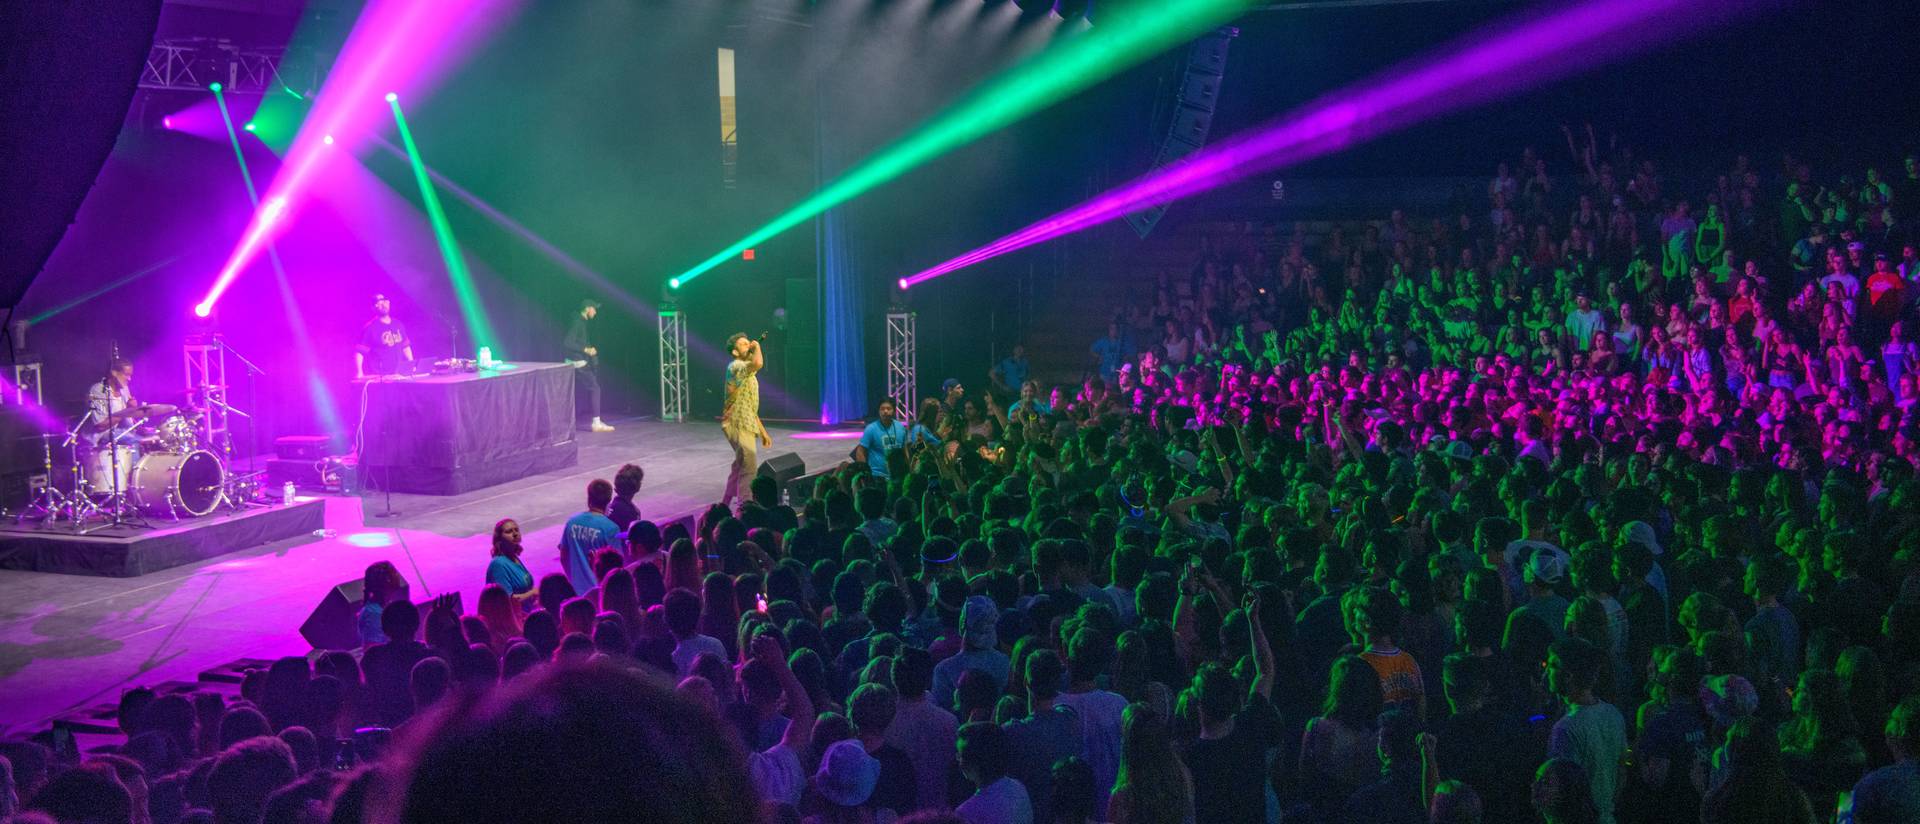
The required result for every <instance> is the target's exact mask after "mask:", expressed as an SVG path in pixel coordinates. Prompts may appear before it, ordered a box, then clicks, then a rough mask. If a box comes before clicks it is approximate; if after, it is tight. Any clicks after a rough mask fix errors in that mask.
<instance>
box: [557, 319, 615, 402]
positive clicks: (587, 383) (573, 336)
mask: <svg viewBox="0 0 1920 824" xmlns="http://www.w3.org/2000/svg"><path fill="white" fill-rule="evenodd" d="M598 314H600V301H597V300H594V299H593V298H587V299H586V300H583V301H581V302H580V313H579V314H577V315H574V316H573V326H571V327H568V329H567V340H566V343H565V346H566V348H567V360H570V361H573V362H574V364H575V365H577V366H579V367H580V371H579V373H578V374H579V375H580V385H581V386H583V387H586V390H587V408H588V409H589V410H590V411H592V412H593V431H595V432H612V431H613V427H611V426H608V425H607V424H606V422H605V421H602V420H600V350H599V349H596V348H594V345H593V337H592V335H590V334H589V333H588V327H587V322H588V321H591V320H593V317H594V316H595V315H598Z"/></svg>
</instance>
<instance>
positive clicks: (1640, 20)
mask: <svg viewBox="0 0 1920 824" xmlns="http://www.w3.org/2000/svg"><path fill="white" fill-rule="evenodd" d="M1782 2H1783V0H1717V2H1710V3H1701V2H1697V0H1589V2H1585V3H1581V4H1578V5H1574V6H1568V7H1564V8H1561V9H1557V10H1551V11H1547V12H1544V13H1538V12H1536V13H1532V14H1523V15H1521V16H1520V17H1518V18H1510V19H1509V20H1507V21H1504V22H1502V23H1501V24H1497V25H1496V26H1495V27H1493V29H1492V30H1491V31H1482V32H1476V33H1474V34H1473V35H1470V36H1468V37H1466V38H1462V39H1460V40H1456V41H1454V43H1453V44H1451V45H1449V46H1448V47H1445V48H1444V49H1442V50H1441V51H1440V52H1439V53H1437V54H1435V55H1433V56H1429V57H1425V58H1420V59H1417V60H1414V61H1411V62H1409V63H1406V64H1403V65H1402V66H1400V67H1396V68H1394V69H1390V70H1388V71H1386V72H1383V73H1382V74H1380V75H1377V76H1375V77H1374V78H1370V79H1368V80H1366V81H1363V82H1361V83H1359V84H1357V85H1354V86H1349V87H1347V88H1345V89H1342V90H1340V91H1337V92H1334V93H1332V94H1329V95H1326V96H1323V97H1321V98H1320V99H1319V100H1317V101H1315V102H1313V103H1311V104H1308V105H1307V106H1306V107H1305V108H1304V109H1301V110H1297V111H1296V113H1293V114H1289V115H1283V116H1281V117H1279V118H1276V119H1274V120H1270V121H1268V122H1267V123H1266V124H1263V125H1261V126H1256V127H1254V128H1253V129H1251V130H1248V131H1245V132H1241V133H1240V134H1239V135H1236V136H1234V137H1233V138H1230V139H1228V140H1227V141H1225V142H1222V143H1219V144H1216V145H1215V146H1212V147H1210V148H1207V149H1204V150H1202V151H1200V152H1198V153H1196V154H1194V155H1191V156H1189V157H1188V158H1187V159H1186V160H1184V161H1182V162H1180V163H1178V164H1175V165H1173V166H1169V167H1167V168H1165V169H1162V170H1160V171H1159V172H1156V173H1153V174H1149V175H1147V176H1144V177H1141V178H1138V179H1136V180H1134V181H1133V182H1131V183H1127V184H1123V185H1122V186H1120V187H1119V188H1116V189H1113V190H1110V191H1108V192H1107V193H1105V194H1102V195H1099V196H1097V197H1095V198H1094V199H1093V200H1090V201H1087V202H1086V203H1083V204H1081V205H1079V206H1075V207H1073V208H1070V209H1067V210H1066V211H1063V212H1059V213H1057V214H1055V215H1053V216H1051V217H1048V218H1046V219H1044V220H1041V221H1039V222H1037V223H1034V224H1032V225H1031V226H1028V227H1026V228H1024V229H1021V230H1019V231H1017V232H1014V233H1012V234H1009V235H1007V236H1005V237H1002V238H1000V239H999V240H996V241H994V242H992V243H989V244H987V245H985V246H982V247H980V248H978V249H974V250H973V251H971V252H967V253H966V254H963V255H960V256H959V257H956V258H953V259H952V260H949V261H947V262H945V263H941V264H939V265H936V266H934V267H932V268H929V269H927V270H925V271H922V272H919V273H918V274H914V275H911V276H909V277H904V278H901V279H900V280H899V286H900V288H902V289H906V288H910V287H912V286H915V285H918V284H920V283H924V282H926V281H929V280H932V279H934V278H937V277H940V276H941V275H945V274H949V273H951V272H955V271H958V270H960V269H964V268H966V267H968V266H972V265H974V264H976V263H980V262H982V261H985V260H988V259H991V258H994V257H998V256H1000V255H1004V254H1008V253H1010V252H1015V251H1018V250H1020V249H1025V248H1027V247H1029V246H1032V245H1034V244H1037V243H1042V242H1045V241H1048V240H1052V239H1054V238H1058V237H1062V236H1064V235H1068V234H1072V233H1074V232H1079V231H1082V230H1084V229H1087V228H1089V227H1092V226H1095V225H1098V224H1100V223H1104V222H1107V221H1110V220H1114V219H1116V218H1119V217H1121V216H1123V215H1126V214H1129V213H1131V212H1135V211H1139V210H1141V209H1144V208H1148V207H1151V206H1155V205H1158V204H1161V203H1168V202H1172V201H1175V200H1179V199H1181V198H1185V197H1191V196H1193V195H1196V194H1199V193H1201V192H1205V191H1208V190H1211V189H1215V188H1218V187H1220V186H1224V185H1226V184H1229V183H1232V182H1234V181H1237V180H1241V179H1244V178H1247V177H1250V176H1252V175H1256V174H1262V173H1265V172H1271V171H1273V170H1276V169H1280V168H1283V167H1286V166H1290V165H1293V164H1297V163H1300V162H1302V161H1305V160H1309V159H1312V158H1315V157H1319V156H1321V155H1324V154H1328V153H1330V152H1334V151H1338V150H1340V149H1344V148H1347V147H1349V146H1352V145H1355V144H1357V143H1361V142H1364V141H1367V140H1371V139H1373V138H1376V137H1379V136H1381V135H1384V134H1388V133H1391V132H1394V131H1398V130H1400V129H1404V128H1407V127H1409V126H1413V125H1416V124H1418V123H1421V122H1424V121H1426V120H1429V119H1432V118H1435V117H1439V116H1442V115H1446V114H1451V113H1455V112H1459V111H1463V110H1466V109H1469V108H1473V107H1476V106H1483V105H1486V104H1489V103H1493V102H1495V101H1498V100H1502V99H1505V98H1507V97H1510V96H1513V95H1515V94H1518V93H1520V92H1524V91H1527V90H1530V89H1533V88H1537V87H1539V86H1541V85H1544V84H1546V83H1548V82H1551V81H1554V80H1558V79H1561V78H1564V77H1566V76H1569V75H1572V74H1576V73H1579V72H1582V71H1586V70H1590V69H1593V68H1598V67H1599V66H1602V65H1606V64H1608V63H1611V62H1614V61H1617V60H1620V59H1622V58H1624V57H1627V56H1629V55H1631V54H1633V53H1636V52H1641V51H1646V50H1648V49H1652V48H1654V47H1656V46H1660V45H1664V44H1666V43H1670V42H1673V41H1676V40H1679V39H1682V38H1684V37H1687V36H1691V35H1693V34H1695V33H1698V32H1700V31H1704V30H1706V29H1707V28H1709V27H1712V26H1717V25H1720V24H1722V23H1725V22H1728V21H1730V20H1732V19H1734V18H1736V17H1739V16H1742V15H1744V14H1747V13H1751V12H1755V11H1758V10H1759V9H1761V8H1762V7H1771V6H1777V5H1780V4H1781V3H1782Z"/></svg>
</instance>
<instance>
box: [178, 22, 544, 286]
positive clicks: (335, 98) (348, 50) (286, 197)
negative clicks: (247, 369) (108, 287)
mask: <svg viewBox="0 0 1920 824" xmlns="http://www.w3.org/2000/svg"><path fill="white" fill-rule="evenodd" d="M517 7H518V0H432V2H420V1H419V0H373V2H372V3H370V4H369V5H368V7H367V9H366V11H364V12H362V13H361V15H360V19H359V20H358V21H357V22H355V24H354V28H353V33H352V34H351V35H349V36H348V38H347V42H346V45H345V46H343V47H342V48H341V50H340V57H339V59H338V60H336V61H335V62H334V69H333V72H332V74H331V76H330V77H329V79H328V80H327V85H326V86H325V88H323V89H321V90H320V95H319V96H318V98H317V99H315V101H314V107H313V111H312V112H311V113H310V114H309V115H308V116H307V119H306V121H305V122H304V123H302V124H301V127H300V133H299V134H298V135H297V136H295V137H294V141H293V145H292V147H291V148H289V149H288V151H287V154H286V159H285V160H284V161H283V162H282V163H281V165H280V170H279V172H278V173H277V174H275V176H274V179H273V182H272V183H271V184H270V185H269V186H268V189H267V191H266V193H265V194H264V195H263V196H262V197H261V202H263V203H273V202H275V201H282V202H285V203H287V204H289V205H288V206H287V207H285V208H282V209H281V210H280V211H281V212H282V213H285V212H290V211H297V210H298V209H299V208H300V206H301V205H302V204H303V203H304V202H305V195H306V193H307V189H308V188H309V187H310V186H311V185H312V183H313V180H314V178H315V176H316V175H317V174H319V173H320V172H322V171H324V170H325V169H326V168H327V167H328V166H330V165H331V164H332V162H333V160H334V159H335V158H336V157H337V155H336V154H335V153H334V152H332V151H330V148H331V144H329V143H327V142H325V140H324V138H325V137H326V136H332V137H334V138H335V140H336V141H340V140H348V139H350V137H352V136H359V135H365V134H371V133H372V132H374V131H375V130H377V129H379V128H382V127H383V124H384V122H385V119H386V118H387V117H390V116H391V114H390V112H391V110H390V108H389V107H388V106H386V105H384V104H383V103H382V99H383V97H384V96H385V95H387V94H391V93H394V92H396V91H397V92H410V93H411V92H419V91H422V90H424V89H425V88H427V87H428V86H429V85H430V84H431V83H432V81H433V80H434V79H436V78H437V77H438V76H439V74H440V73H441V72H444V71H445V70H447V69H448V68H449V67H451V65H452V64H454V63H455V62H457V58H458V57H459V56H460V55H462V54H464V53H465V51H466V49H467V47H470V46H472V45H473V44H474V43H475V42H477V41H478V40H479V39H480V37H481V36H482V35H484V34H485V33H486V32H487V31H489V30H490V29H492V28H493V27H494V26H497V25H500V24H502V23H504V22H505V21H506V19H507V18H508V17H510V16H511V12H512V11H513V10H515V9H516V8H517ZM277 217H279V215H270V214H269V212H268V211H266V210H256V211H255V212H254V215H253V218H252V219H251V220H250V221H249V222H248V225H247V228H246V230H245V232H243V233H242V235H241V238H240V242H239V244H238V245H236V246H235V247H234V250H233V253H232V254H231V255H229V256H228V258H227V262H226V265H224V266H222V267H221V269H220V274H219V276H218V277H217V278H216V279H215V280H214V283H213V285H212V287H210V288H209V289H208V290H207V294H206V296H205V297H203V298H201V299H200V302H199V303H198V304H197V305H195V306H194V313H195V314H198V315H200V316H201V317H205V316H206V315H207V313H208V312H210V311H212V309H213V305H214V303H215V302H217V301H219V299H220V296H221V295H222V294H224V293H225V292H226V290H227V287H228V286H229V285H231V284H232V283H233V279H234V278H236V277H238V276H239V275H240V273H241V272H242V271H245V269H246V268H247V266H248V265H249V264H251V263H252V262H253V260H254V259H255V257H256V256H258V255H259V254H260V253H261V252H262V251H263V250H264V248H265V246H266V244H267V242H268V241H269V240H271V239H272V236H273V235H275V234H277V233H278V232H280V231H284V229H285V226H286V224H288V223H290V222H292V221H288V220H277V219H275V218H277Z"/></svg>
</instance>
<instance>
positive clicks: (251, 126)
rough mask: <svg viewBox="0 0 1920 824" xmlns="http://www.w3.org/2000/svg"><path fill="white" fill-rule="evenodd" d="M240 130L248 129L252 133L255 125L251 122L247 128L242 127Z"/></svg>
mask: <svg viewBox="0 0 1920 824" xmlns="http://www.w3.org/2000/svg"><path fill="white" fill-rule="evenodd" d="M240 128H243V129H246V130H247V131H249V132H251V131H253V124H252V123H251V122H249V123H248V124H247V125H245V126H242V127H240Z"/></svg>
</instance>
